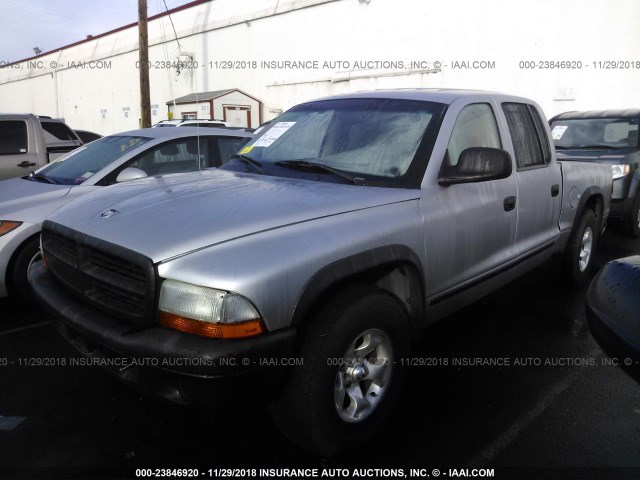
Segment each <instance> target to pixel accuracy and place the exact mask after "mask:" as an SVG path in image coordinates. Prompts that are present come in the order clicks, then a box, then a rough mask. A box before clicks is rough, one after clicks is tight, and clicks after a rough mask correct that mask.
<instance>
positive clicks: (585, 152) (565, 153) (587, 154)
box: [556, 148, 636, 165]
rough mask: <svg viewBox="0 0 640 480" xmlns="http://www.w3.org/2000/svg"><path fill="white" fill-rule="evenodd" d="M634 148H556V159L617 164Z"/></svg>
mask: <svg viewBox="0 0 640 480" xmlns="http://www.w3.org/2000/svg"><path fill="white" fill-rule="evenodd" d="M635 151H636V150H629V149H628V148H626V149H620V150H608V149H602V150H596V149H572V150H556V157H557V158H558V160H563V161H564V160H574V161H580V162H600V163H608V164H610V165H618V164H620V163H622V161H623V160H624V159H625V157H626V156H627V155H629V154H631V153H633V152H635Z"/></svg>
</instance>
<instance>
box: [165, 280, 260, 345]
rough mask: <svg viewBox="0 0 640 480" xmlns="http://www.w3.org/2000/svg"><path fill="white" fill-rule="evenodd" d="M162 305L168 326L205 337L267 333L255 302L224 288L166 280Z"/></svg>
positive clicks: (247, 335)
mask: <svg viewBox="0 0 640 480" xmlns="http://www.w3.org/2000/svg"><path fill="white" fill-rule="evenodd" d="M158 308H159V309H160V323H161V324H162V325H164V326H165V327H169V328H173V329H175V330H179V331H181V332H186V333H193V334H195V335H200V336H202V337H212V338H241V337H251V336H254V335H258V334H260V333H262V332H263V328H262V320H261V319H260V315H259V314H258V311H257V310H256V309H255V307H254V306H253V305H252V304H251V302H250V301H249V300H247V299H246V298H244V297H243V296H240V295H237V294H235V293H230V292H225V291H223V290H216V289H213V288H206V287H200V286H197V285H191V284H189V283H183V282H178V281H176V280H165V281H164V282H162V287H161V289H160V300H159V306H158Z"/></svg>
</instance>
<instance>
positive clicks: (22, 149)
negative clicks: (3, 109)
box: [0, 120, 28, 155]
mask: <svg viewBox="0 0 640 480" xmlns="http://www.w3.org/2000/svg"><path fill="white" fill-rule="evenodd" d="M27 146H28V138H27V124H26V123H25V122H22V121H15V120H2V121H0V155H15V154H18V153H27Z"/></svg>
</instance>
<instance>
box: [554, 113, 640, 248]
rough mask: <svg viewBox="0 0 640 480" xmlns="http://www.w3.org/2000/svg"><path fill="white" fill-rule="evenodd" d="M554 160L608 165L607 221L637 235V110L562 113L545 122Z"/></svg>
mask: <svg viewBox="0 0 640 480" xmlns="http://www.w3.org/2000/svg"><path fill="white" fill-rule="evenodd" d="M549 123H550V125H551V135H552V137H553V141H554V143H555V147H556V154H557V157H558V160H563V161H565V160H579V161H581V162H600V163H608V164H610V165H611V174H612V177H613V191H612V194H611V211H610V212H609V220H610V221H611V223H612V224H614V225H615V224H618V225H619V226H621V227H622V229H623V230H624V232H625V233H627V234H629V235H631V236H633V237H637V236H640V195H639V194H638V191H639V189H640V181H639V180H640V171H639V167H640V165H639V164H638V163H639V162H640V148H639V147H638V124H639V123H640V109H634V110H600V111H588V112H566V113H561V114H559V115H556V116H555V117H553V118H552V119H551V120H550V121H549Z"/></svg>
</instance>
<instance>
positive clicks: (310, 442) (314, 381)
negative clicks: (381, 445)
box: [272, 285, 411, 456]
mask: <svg viewBox="0 0 640 480" xmlns="http://www.w3.org/2000/svg"><path fill="white" fill-rule="evenodd" d="M367 332H370V333H367ZM371 332H375V335H380V334H379V333H378V332H384V335H386V340H385V342H386V341H388V344H389V345H390V346H391V348H390V349H387V350H386V352H387V353H388V352H391V355H390V356H391V357H393V359H391V358H389V355H386V358H387V360H386V361H384V360H383V358H384V355H381V357H382V358H379V359H378V361H377V362H375V363H373V362H374V360H373V359H371V358H369V359H368V360H364V361H363V362H362V364H358V367H361V366H362V365H365V366H366V368H367V376H369V374H370V373H369V372H373V371H374V368H378V369H379V372H385V373H384V374H382V375H380V377H382V378H383V379H384V380H381V381H380V383H379V385H383V387H382V388H381V389H380V390H376V389H377V388H378V383H377V382H378V381H375V382H371V383H370V384H369V387H366V386H364V387H361V385H366V384H367V382H369V380H366V379H363V380H361V381H357V382H356V381H354V382H353V383H351V384H349V382H347V381H345V383H343V389H342V391H343V392H344V393H345V396H344V399H345V404H344V405H342V406H341V408H339V407H338V403H339V402H338V400H337V398H339V396H340V393H339V392H340V391H339V390H338V383H340V382H339V381H340V380H341V379H344V378H346V377H349V373H347V372H349V370H348V368H347V365H346V363H348V362H344V361H343V360H344V359H345V358H346V356H345V353H346V352H347V349H349V348H350V347H352V346H353V345H358V344H356V343H354V340H355V339H357V338H365V340H364V341H365V342H367V341H370V343H371V344H375V343H376V340H371V337H367V336H366V335H371V334H372V333H371ZM362 334H365V335H364V336H363V337H359V336H361V335H362ZM384 335H383V336H382V337H380V338H384ZM385 342H382V344H384V345H386V343H385ZM410 348H411V347H410V338H409V320H408V316H407V313H406V311H405V310H404V308H403V307H402V305H401V304H400V303H399V301H398V300H397V299H396V298H394V297H393V296H391V295H390V294H388V293H387V292H384V291H382V290H380V289H378V288H374V287H370V286H367V285H355V286H353V287H350V288H347V289H345V290H343V291H342V292H341V293H339V294H337V295H336V296H335V297H333V298H332V299H331V300H330V301H329V303H328V304H326V306H324V307H323V308H322V309H321V311H320V312H319V313H318V315H317V316H316V317H315V319H314V321H313V322H312V323H311V324H310V325H309V328H308V329H307V331H306V333H305V335H304V338H303V340H302V347H301V352H300V356H301V358H302V359H303V362H304V365H303V366H297V367H295V368H294V369H293V371H292V372H291V375H290V377H289V378H288V380H287V383H286V385H285V386H284V389H283V392H282V394H281V395H280V397H279V398H277V399H276V400H275V401H274V403H273V404H272V414H273V417H274V420H275V422H276V424H277V425H278V427H279V428H280V430H281V431H282V432H283V433H284V434H285V435H286V436H287V437H288V438H289V439H290V440H292V441H293V442H294V443H297V444H298V445H300V446H301V447H303V448H305V449H306V450H308V451H310V452H312V453H315V454H319V455H322V456H332V455H334V454H336V453H338V452H340V451H343V450H345V449H347V448H354V449H355V448H361V447H363V446H364V445H366V444H365V443H363V442H366V441H367V440H369V439H371V437H372V436H373V435H374V434H375V433H376V432H378V431H379V430H380V429H381V428H382V427H383V425H384V424H385V422H386V421H387V419H388V417H389V415H390V412H391V411H392V407H393V405H394V403H396V401H397V400H398V397H399V395H400V393H401V390H402V384H403V383H404V377H405V373H406V372H405V371H404V369H403V368H401V362H400V361H399V359H400V358H403V357H406V356H407V355H408V354H409V352H410ZM365 351H366V349H365ZM383 351H384V350H383ZM379 352H380V350H376V352H375V353H376V355H379V354H380V353H379ZM394 362H395V363H394ZM351 367H354V366H353V365H351ZM387 368H388V369H389V370H386V369H387ZM350 371H351V375H353V371H354V368H351V370H350ZM387 372H389V373H387ZM349 378H357V377H353V376H351V377H349ZM374 383H375V385H374ZM356 389H360V390H359V391H360V392H364V394H363V398H365V399H366V400H367V402H364V403H363V405H364V404H366V403H368V401H371V402H372V405H374V406H373V407H372V408H370V409H369V410H367V409H365V410H363V413H360V414H358V415H357V416H358V418H355V417H354V418H352V419H351V422H349V421H346V420H345V419H344V418H341V415H342V416H344V417H347V416H349V412H350V409H349V408H346V403H350V404H351V405H350V406H353V405H355V403H356V402H353V400H352V399H353V397H351V396H349V395H348V394H346V392H347V391H349V392H355V391H356ZM378 392H380V393H378ZM350 399H351V400H350ZM356 412H357V410H356Z"/></svg>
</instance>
